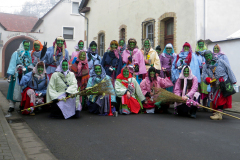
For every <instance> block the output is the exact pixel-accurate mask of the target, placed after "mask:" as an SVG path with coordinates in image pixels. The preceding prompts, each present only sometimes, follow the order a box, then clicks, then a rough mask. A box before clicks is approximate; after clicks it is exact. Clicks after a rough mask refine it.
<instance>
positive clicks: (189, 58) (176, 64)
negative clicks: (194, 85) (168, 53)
mask: <svg viewBox="0 0 240 160" xmlns="http://www.w3.org/2000/svg"><path fill="white" fill-rule="evenodd" d="M185 46H186V47H189V51H187V52H185V51H184V47H185ZM185 65H189V66H190V68H191V70H192V73H193V75H195V76H196V77H197V79H198V83H200V82H201V77H200V68H199V62H198V59H197V57H196V54H194V53H192V48H191V46H190V44H189V43H188V42H186V43H185V44H184V45H183V49H182V51H181V52H180V53H179V54H178V55H177V56H176V57H175V58H174V61H173V63H172V72H171V74H172V81H173V83H175V82H176V81H177V79H178V78H179V74H180V73H181V70H182V68H183V66H185Z"/></svg>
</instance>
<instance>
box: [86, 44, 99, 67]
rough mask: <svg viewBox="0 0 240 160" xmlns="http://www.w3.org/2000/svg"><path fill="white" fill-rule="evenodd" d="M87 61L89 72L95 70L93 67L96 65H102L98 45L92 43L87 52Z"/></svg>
mask: <svg viewBox="0 0 240 160" xmlns="http://www.w3.org/2000/svg"><path fill="white" fill-rule="evenodd" d="M87 60H88V67H89V70H91V69H93V66H94V65H96V64H101V61H102V59H101V57H100V56H99V55H98V49H97V43H96V42H95V41H92V42H91V43H90V45H89V48H88V50H87Z"/></svg>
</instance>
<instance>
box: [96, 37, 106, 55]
mask: <svg viewBox="0 0 240 160" xmlns="http://www.w3.org/2000/svg"><path fill="white" fill-rule="evenodd" d="M102 36H103V41H102V43H103V49H102V50H103V53H102V54H101V45H102V43H101V37H102ZM98 38H99V44H98V45H99V50H98V51H99V55H100V56H101V57H103V55H104V53H105V34H104V33H100V34H99V35H98Z"/></svg>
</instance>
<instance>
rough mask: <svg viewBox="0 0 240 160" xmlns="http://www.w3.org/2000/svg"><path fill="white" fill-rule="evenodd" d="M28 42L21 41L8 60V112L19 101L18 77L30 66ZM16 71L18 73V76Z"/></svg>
mask: <svg viewBox="0 0 240 160" xmlns="http://www.w3.org/2000/svg"><path fill="white" fill-rule="evenodd" d="M29 49H30V42H29V41H25V40H24V41H23V42H22V43H21V44H20V46H19V48H18V49H17V51H15V52H14V53H13V54H12V56H11V60H10V62H9V66H8V70H7V74H8V79H9V80H8V81H9V82H10V84H9V87H8V94H7V99H8V100H9V110H8V112H13V111H14V108H15V102H20V101H21V89H22V88H21V86H20V85H19V82H20V81H19V78H21V75H22V74H21V73H22V72H24V73H27V72H29V71H30V70H31V68H32V59H31V55H30V52H29ZM18 73H20V75H19V76H18Z"/></svg>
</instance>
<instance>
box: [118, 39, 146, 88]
mask: <svg viewBox="0 0 240 160" xmlns="http://www.w3.org/2000/svg"><path fill="white" fill-rule="evenodd" d="M122 58H123V63H124V64H126V65H127V66H128V68H129V70H130V73H132V74H134V75H136V80H137V82H138V84H140V83H141V81H142V79H144V78H145V75H146V73H147V70H146V66H145V61H144V56H143V54H142V51H141V50H139V49H138V46H137V41H136V40H135V39H134V38H130V39H129V40H128V46H127V49H126V50H125V51H123V54H122Z"/></svg>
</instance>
